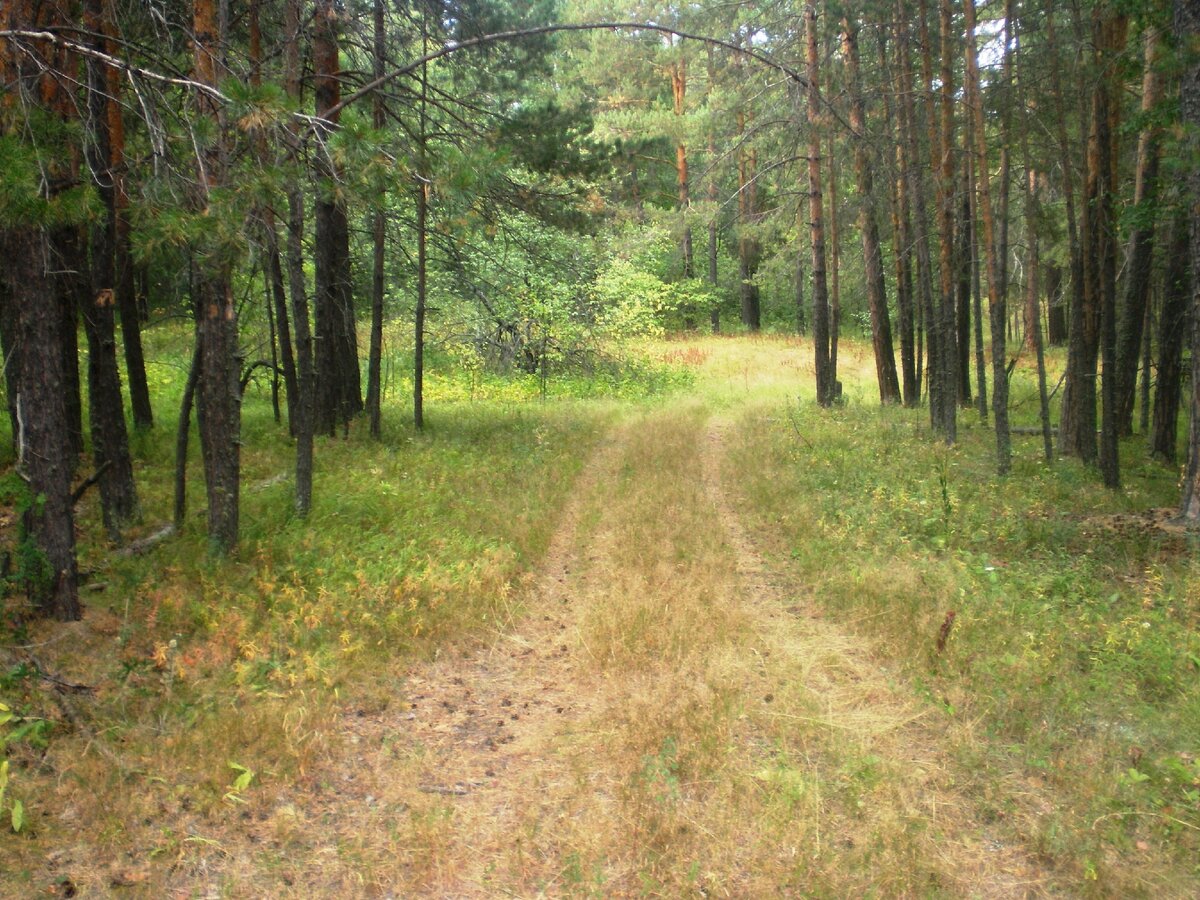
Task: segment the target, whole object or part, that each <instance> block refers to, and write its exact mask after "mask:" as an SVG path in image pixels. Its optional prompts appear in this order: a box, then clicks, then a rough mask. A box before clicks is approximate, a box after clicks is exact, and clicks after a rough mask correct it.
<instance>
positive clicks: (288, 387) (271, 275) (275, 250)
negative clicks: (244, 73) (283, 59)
mask: <svg viewBox="0 0 1200 900" xmlns="http://www.w3.org/2000/svg"><path fill="white" fill-rule="evenodd" d="M260 6H261V0H250V8H249V17H250V65H251V72H250V82H251V84H252V85H253V86H254V87H256V88H257V87H259V86H260V85H261V84H262V29H261V25H260V22H259V12H260ZM255 144H256V148H255V149H256V152H257V155H258V158H259V161H260V163H261V164H262V165H264V166H265V165H267V164H268V163H269V161H270V160H269V158H268V157H269V153H268V148H267V140H266V135H265V134H264V133H262V132H261V131H259V133H258V134H257V135H255ZM258 219H259V222H260V224H261V226H262V233H263V238H264V241H263V249H264V251H265V256H266V259H265V262H264V265H263V267H264V269H265V271H266V276H267V284H268V288H269V292H270V296H269V297H268V298H267V315H268V319H270V320H271V321H272V322H273V323H274V327H275V329H276V330H277V338H278V341H277V342H276V341H275V340H272V343H271V346H272V363H273V364H275V363H276V358H275V350H274V347H275V346H276V345H277V346H278V347H279V353H278V361H277V362H278V364H277V365H275V367H274V369H275V371H274V375H273V376H272V381H271V402H272V404H273V405H274V408H275V415H276V421H278V417H279V370H280V369H281V368H282V370H283V384H284V390H285V392H286V394H287V410H288V430H289V431H290V432H291V433H292V434H293V435H295V433H296V403H297V401H298V396H299V392H300V388H299V378H298V376H297V374H296V357H295V355H294V354H293V353H292V330H291V327H290V325H289V323H288V306H287V289H286V286H285V283H284V276H283V262H282V260H281V258H280V250H279V232H278V230H277V229H276V225H275V211H274V210H273V209H272V208H271V207H270V206H269V205H264V206H262V207H261V208H260V209H259V210H258Z"/></svg>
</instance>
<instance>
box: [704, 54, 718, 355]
mask: <svg viewBox="0 0 1200 900" xmlns="http://www.w3.org/2000/svg"><path fill="white" fill-rule="evenodd" d="M716 75H717V67H716V61H715V59H714V49H713V45H712V44H709V45H708V88H707V100H708V103H709V105H710V106H711V104H712V93H713V86H714V84H715V83H716ZM719 196H720V192H719V189H718V187H717V131H716V128H714V127H713V126H712V125H710V126H709V128H708V202H709V203H710V204H711V205H712V212H711V213H710V218H709V220H708V282H709V284H711V285H712V289H713V296H714V297H715V296H716V295H717V289H718V285H719V283H720V282H719V280H718V277H717V208H718V202H717V201H718V199H719ZM709 323H710V324H711V326H712V332H713V334H718V333H719V332H720V331H721V310H720V308H719V306H718V305H717V304H716V303H714V304H713V306H712V309H711V310H710V311H709Z"/></svg>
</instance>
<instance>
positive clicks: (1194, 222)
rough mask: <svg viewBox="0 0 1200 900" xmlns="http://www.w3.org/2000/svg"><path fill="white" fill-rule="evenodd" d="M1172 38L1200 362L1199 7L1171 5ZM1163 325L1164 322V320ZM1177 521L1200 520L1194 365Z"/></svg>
mask: <svg viewBox="0 0 1200 900" xmlns="http://www.w3.org/2000/svg"><path fill="white" fill-rule="evenodd" d="M1175 33H1176V34H1177V35H1179V45H1180V47H1183V48H1186V49H1185V51H1184V52H1185V53H1186V54H1187V56H1186V59H1185V64H1184V70H1183V77H1182V78H1181V80H1180V86H1179V105H1180V110H1181V112H1182V116H1181V118H1182V119H1183V124H1184V127H1185V128H1186V129H1187V132H1186V135H1187V136H1186V139H1185V140H1186V145H1185V150H1186V152H1185V155H1183V156H1182V157H1181V158H1183V159H1186V160H1187V161H1188V162H1187V169H1186V172H1187V194H1186V196H1187V197H1188V200H1189V201H1190V208H1189V209H1188V227H1189V229H1190V232H1191V239H1190V253H1189V256H1190V257H1191V263H1192V279H1191V291H1190V297H1189V302H1188V306H1189V307H1190V308H1191V318H1192V321H1191V327H1190V328H1189V333H1190V339H1191V351H1192V359H1193V360H1200V163H1198V162H1197V160H1200V137H1198V136H1200V53H1197V50H1196V46H1197V41H1200V4H1197V3H1195V2H1194V0H1175ZM1163 318H1164V319H1166V316H1165V315H1164V316H1163ZM1179 512H1180V515H1181V516H1182V517H1183V518H1184V519H1186V520H1188V521H1192V522H1195V521H1197V520H1198V519H1200V365H1195V364H1193V365H1192V419H1191V426H1190V429H1189V433H1188V458H1187V467H1186V469H1185V470H1184V476H1183V491H1182V497H1181V498H1180V504H1179Z"/></svg>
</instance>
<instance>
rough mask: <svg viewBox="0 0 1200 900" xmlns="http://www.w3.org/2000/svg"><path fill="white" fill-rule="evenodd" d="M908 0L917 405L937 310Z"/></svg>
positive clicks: (907, 170)
mask: <svg viewBox="0 0 1200 900" xmlns="http://www.w3.org/2000/svg"><path fill="white" fill-rule="evenodd" d="M921 13H922V15H924V13H925V4H924V0H922V3H921ZM908 18H909V15H908V2H907V0H896V40H897V49H898V50H899V57H900V127H901V131H902V132H903V137H902V143H903V145H904V146H905V148H906V153H905V156H906V160H907V165H906V166H905V167H904V169H903V172H902V177H903V178H904V189H905V193H906V195H907V197H908V208H909V209H910V210H911V211H912V214H913V218H914V220H915V224H914V226H913V227H911V228H910V229H909V232H910V233H911V234H912V237H913V243H914V248H915V250H916V258H917V297H916V302H915V304H914V305H915V307H916V310H915V312H916V317H917V323H916V327H915V331H916V348H915V352H914V354H913V366H914V373H913V375H914V385H913V387H914V392H913V400H912V404H911V405H913V406H915V405H917V404H918V403H919V402H920V399H921V381H922V376H923V374H924V367H925V359H924V346H923V343H924V340H923V334H924V333H925V327H923V326H924V325H925V323H928V322H929V321H930V320H931V318H932V311H933V262H932V259H931V257H930V252H929V236H928V223H929V212H928V209H927V208H926V205H925V186H924V166H923V165H922V164H921V156H920V151H919V142H918V139H917V132H918V123H917V104H916V102H915V101H914V97H913V94H914V91H913V76H912V59H911V52H910V46H909V32H908V27H907V22H908ZM921 30H922V34H923V36H924V38H925V39H927V38H928V29H927V28H926V27H925V25H924V24H922V26H921Z"/></svg>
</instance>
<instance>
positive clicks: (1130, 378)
mask: <svg viewBox="0 0 1200 900" xmlns="http://www.w3.org/2000/svg"><path fill="white" fill-rule="evenodd" d="M1145 40H1146V49H1145V57H1146V62H1145V69H1144V74H1143V76H1142V114H1143V116H1146V117H1149V116H1150V114H1151V113H1152V111H1153V110H1154V107H1155V106H1156V105H1157V104H1158V101H1159V97H1160V94H1161V92H1160V90H1159V77H1158V71H1157V69H1158V46H1159V41H1160V37H1159V32H1158V30H1157V29H1155V28H1149V29H1147V31H1146V38H1145ZM1159 137H1160V135H1159V129H1158V127H1157V126H1156V125H1155V124H1153V122H1150V123H1149V124H1147V126H1146V128H1145V129H1144V130H1143V131H1142V133H1141V135H1140V136H1139V138H1138V149H1137V172H1136V175H1135V181H1134V184H1135V187H1134V195H1133V202H1134V206H1135V208H1136V209H1137V210H1138V219H1137V225H1136V226H1135V227H1134V229H1133V232H1132V233H1131V234H1130V236H1129V256H1128V274H1127V275H1126V277H1125V295H1124V298H1123V300H1124V302H1122V303H1121V305H1120V309H1119V310H1118V311H1117V314H1118V317H1119V318H1118V322H1117V379H1116V382H1117V383H1116V427H1117V433H1118V434H1120V435H1129V434H1132V433H1133V407H1134V397H1135V396H1136V394H1137V371H1138V358H1139V354H1140V351H1141V343H1142V328H1143V325H1144V323H1145V319H1146V307H1147V305H1148V301H1149V297H1150V275H1151V270H1152V267H1153V261H1154V218H1155V209H1154V206H1155V203H1156V201H1157V199H1158V162H1159Z"/></svg>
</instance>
